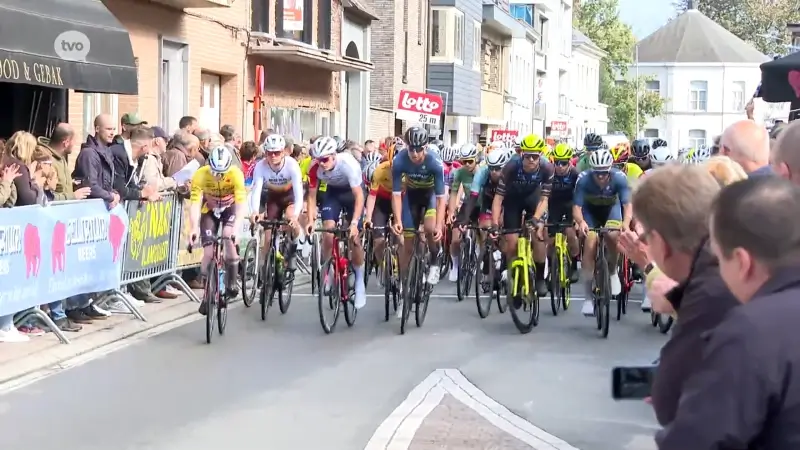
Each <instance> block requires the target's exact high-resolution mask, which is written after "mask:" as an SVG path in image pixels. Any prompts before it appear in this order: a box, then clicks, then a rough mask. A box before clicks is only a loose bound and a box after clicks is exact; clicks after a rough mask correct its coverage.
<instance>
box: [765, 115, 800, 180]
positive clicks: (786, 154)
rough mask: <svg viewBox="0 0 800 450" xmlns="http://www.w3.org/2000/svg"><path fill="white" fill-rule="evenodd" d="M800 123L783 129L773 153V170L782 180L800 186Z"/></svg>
mask: <svg viewBox="0 0 800 450" xmlns="http://www.w3.org/2000/svg"><path fill="white" fill-rule="evenodd" d="M798 143H800V121H793V122H791V123H789V124H788V125H786V124H784V125H783V127H781V130H780V134H779V135H778V139H777V144H776V145H775V148H774V150H773V151H772V169H773V171H774V172H775V173H776V174H778V176H780V177H781V178H785V179H787V180H789V181H791V182H792V183H794V184H800V151H798V150H800V145H798Z"/></svg>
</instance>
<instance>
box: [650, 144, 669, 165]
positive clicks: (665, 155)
mask: <svg viewBox="0 0 800 450" xmlns="http://www.w3.org/2000/svg"><path fill="white" fill-rule="evenodd" d="M674 160H675V158H674V157H673V156H672V152H671V151H670V150H669V148H668V147H656V148H654V149H652V150H650V162H651V163H652V164H653V167H660V166H663V165H664V164H667V163H669V162H672V161H674Z"/></svg>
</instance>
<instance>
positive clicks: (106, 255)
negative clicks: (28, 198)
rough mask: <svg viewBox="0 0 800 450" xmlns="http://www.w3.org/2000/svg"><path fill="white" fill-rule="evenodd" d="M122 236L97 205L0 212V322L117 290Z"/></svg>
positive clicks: (122, 221)
mask: <svg viewBox="0 0 800 450" xmlns="http://www.w3.org/2000/svg"><path fill="white" fill-rule="evenodd" d="M127 234H128V218H127V216H126V214H125V209H124V208H123V207H122V206H117V207H116V208H114V209H113V210H112V211H108V210H107V209H106V206H105V203H103V201H102V200H92V201H81V202H68V203H63V204H58V205H53V206H47V207H41V206H24V207H16V208H3V209H0V316H4V315H8V314H14V313H16V312H18V311H22V310H24V309H27V308H31V307H33V306H36V305H40V304H44V303H48V302H52V301H55V300H60V299H64V298H67V297H71V296H74V295H78V294H84V293H87V292H99V291H105V290H108V289H116V288H118V287H119V285H120V279H121V277H120V274H121V270H120V268H121V263H122V257H121V256H122V249H123V247H124V244H125V239H126V236H127Z"/></svg>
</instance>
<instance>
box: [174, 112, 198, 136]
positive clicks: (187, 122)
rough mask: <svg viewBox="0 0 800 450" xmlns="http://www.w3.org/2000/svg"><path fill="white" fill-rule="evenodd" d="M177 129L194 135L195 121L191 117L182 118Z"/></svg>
mask: <svg viewBox="0 0 800 450" xmlns="http://www.w3.org/2000/svg"><path fill="white" fill-rule="evenodd" d="M178 128H179V129H180V130H181V131H185V132H187V133H194V130H196V129H197V119H196V118H194V117H192V116H183V117H181V120H179V121H178Z"/></svg>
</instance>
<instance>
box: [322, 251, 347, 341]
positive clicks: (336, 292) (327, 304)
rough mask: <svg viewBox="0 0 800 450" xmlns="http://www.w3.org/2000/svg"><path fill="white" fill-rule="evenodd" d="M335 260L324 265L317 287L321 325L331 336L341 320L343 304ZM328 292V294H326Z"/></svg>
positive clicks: (330, 260)
mask: <svg viewBox="0 0 800 450" xmlns="http://www.w3.org/2000/svg"><path fill="white" fill-rule="evenodd" d="M334 264H336V262H335V261H334V260H333V258H331V259H329V260H328V261H326V262H325V264H323V265H322V269H323V270H322V272H321V273H320V275H319V280H320V283H319V286H318V287H317V307H318V308H319V323H320V325H322V330H323V331H325V334H330V333H332V332H333V330H334V329H335V328H336V322H337V321H338V320H339V311H340V306H341V304H342V302H341V298H340V294H341V292H342V291H341V286H340V280H339V276H338V273H337V271H336V267H335V266H334ZM326 291H328V292H326Z"/></svg>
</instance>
